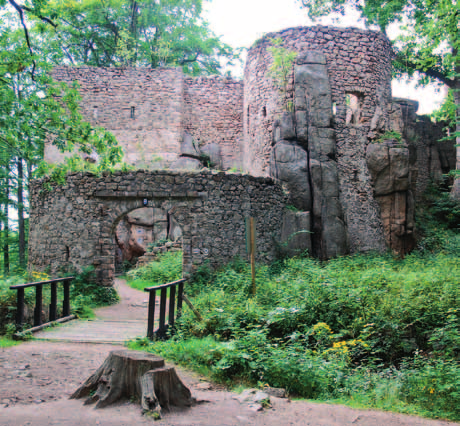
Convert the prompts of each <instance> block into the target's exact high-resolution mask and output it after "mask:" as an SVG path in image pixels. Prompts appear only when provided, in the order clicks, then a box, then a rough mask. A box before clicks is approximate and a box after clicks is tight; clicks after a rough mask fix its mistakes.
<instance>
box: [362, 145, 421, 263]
mask: <svg viewBox="0 0 460 426" xmlns="http://www.w3.org/2000/svg"><path fill="white" fill-rule="evenodd" d="M366 158H367V166H368V168H369V172H370V174H371V177H372V184H373V188H374V195H375V198H376V200H377V202H378V203H379V205H380V217H381V220H382V223H383V228H384V234H385V240H386V244H387V246H388V247H391V248H392V250H394V251H395V252H397V253H402V254H404V253H406V252H408V251H410V250H412V249H413V247H414V245H415V233H414V231H415V211H414V207H415V198H414V194H413V192H412V190H411V186H412V185H411V182H412V179H411V170H412V169H413V167H411V163H413V159H412V161H411V156H410V150H409V148H408V146H407V145H406V144H403V143H401V142H399V141H397V140H394V139H393V140H391V139H389V140H383V141H381V142H380V143H372V144H369V145H368V146H367V151H366Z"/></svg>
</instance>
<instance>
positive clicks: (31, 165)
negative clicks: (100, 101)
mask: <svg viewBox="0 0 460 426" xmlns="http://www.w3.org/2000/svg"><path fill="white" fill-rule="evenodd" d="M29 41H30V38H29ZM48 69H49V65H48V64H47V63H46V62H43V61H42V59H41V58H38V57H37V56H36V55H35V54H34V53H33V51H32V54H31V50H30V45H29V44H28V43H27V40H25V38H24V35H23V32H22V31H21V30H19V29H18V30H11V28H9V27H7V26H6V23H5V22H4V23H3V24H2V23H0V153H1V155H0V187H1V194H2V195H1V197H0V207H1V209H0V211H1V213H2V214H1V221H2V234H1V235H2V238H3V239H2V248H3V258H4V262H3V266H4V270H5V272H6V273H7V272H8V270H9V264H10V260H9V259H10V257H9V254H10V247H9V245H10V235H15V238H18V244H17V245H18V248H19V253H18V254H19V256H18V259H19V263H20V266H21V267H24V266H25V250H26V246H25V242H26V235H25V232H26V229H25V228H26V221H25V208H26V206H27V202H26V199H25V198H26V197H27V191H26V188H27V186H28V185H27V181H28V180H29V179H30V178H31V175H32V173H33V171H34V170H35V169H37V166H38V164H39V163H40V162H41V160H42V158H43V151H44V143H45V141H46V140H48V141H50V142H51V141H52V143H53V144H54V145H56V146H57V147H58V148H59V149H60V150H62V151H72V152H73V151H82V152H86V153H91V152H93V151H96V152H97V153H98V154H99V156H100V157H101V159H102V160H101V162H102V164H103V165H104V166H108V165H113V164H116V163H117V162H119V161H120V160H121V158H122V151H121V148H120V147H119V146H118V144H117V142H116V140H115V138H114V137H113V135H111V134H110V133H109V132H106V131H105V130H103V129H97V128H96V129H95V128H92V127H91V126H90V125H89V124H88V123H85V122H84V121H83V120H82V117H81V115H80V113H79V107H78V101H79V95H78V91H77V90H76V88H75V87H72V88H67V87H64V86H63V85H57V84H55V83H53V82H52V81H51V79H50V78H49V76H48V74H47V71H48ZM10 207H11V208H13V209H15V210H16V211H17V213H18V232H17V233H13V234H11V233H10V230H11V224H10V222H11V218H10V214H9V213H10V212H11V209H10Z"/></svg>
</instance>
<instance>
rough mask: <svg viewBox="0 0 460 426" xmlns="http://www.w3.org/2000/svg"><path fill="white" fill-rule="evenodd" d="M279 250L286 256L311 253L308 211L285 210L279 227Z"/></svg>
mask: <svg viewBox="0 0 460 426" xmlns="http://www.w3.org/2000/svg"><path fill="white" fill-rule="evenodd" d="M280 250H281V252H282V254H283V255H287V256H299V255H302V254H304V253H306V252H307V253H311V219H310V212H297V211H293V210H286V213H285V214H284V218H283V225H282V227H281V247H280Z"/></svg>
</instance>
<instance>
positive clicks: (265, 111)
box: [262, 107, 267, 117]
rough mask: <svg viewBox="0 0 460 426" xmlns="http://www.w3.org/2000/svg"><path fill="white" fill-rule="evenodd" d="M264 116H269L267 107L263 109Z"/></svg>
mask: <svg viewBox="0 0 460 426" xmlns="http://www.w3.org/2000/svg"><path fill="white" fill-rule="evenodd" d="M262 116H263V117H266V116H267V107H263V108H262Z"/></svg>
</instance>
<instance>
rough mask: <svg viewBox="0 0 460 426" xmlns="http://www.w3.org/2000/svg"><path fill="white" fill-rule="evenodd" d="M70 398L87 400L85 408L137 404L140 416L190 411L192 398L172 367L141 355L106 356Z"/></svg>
mask: <svg viewBox="0 0 460 426" xmlns="http://www.w3.org/2000/svg"><path fill="white" fill-rule="evenodd" d="M70 398H76V399H77V398H87V399H86V401H85V405H86V404H92V403H96V408H103V407H106V406H108V405H110V404H113V403H115V402H117V401H118V400H120V399H131V400H132V399H135V400H138V401H141V405H142V409H143V411H144V412H146V411H150V412H156V413H158V414H160V410H161V407H162V408H164V409H166V410H169V407H170V405H174V406H178V407H190V406H191V405H192V395H191V393H190V390H189V389H188V388H187V387H186V386H185V385H184V384H183V383H182V382H181V380H180V379H179V377H178V376H177V374H176V371H175V370H174V368H173V367H165V362H164V360H163V358H160V357H158V356H156V355H153V354H149V353H146V352H141V351H130V350H117V351H112V352H110V354H109V356H108V357H107V358H106V359H105V361H104V362H103V364H102V365H101V366H100V367H99V368H98V369H97V371H96V372H95V373H94V374H93V375H91V376H90V377H89V378H88V379H87V380H86V381H85V383H83V385H81V386H80V387H79V388H78V389H77V390H76V391H75V392H74V393H73V394H72V395H71V397H70Z"/></svg>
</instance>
